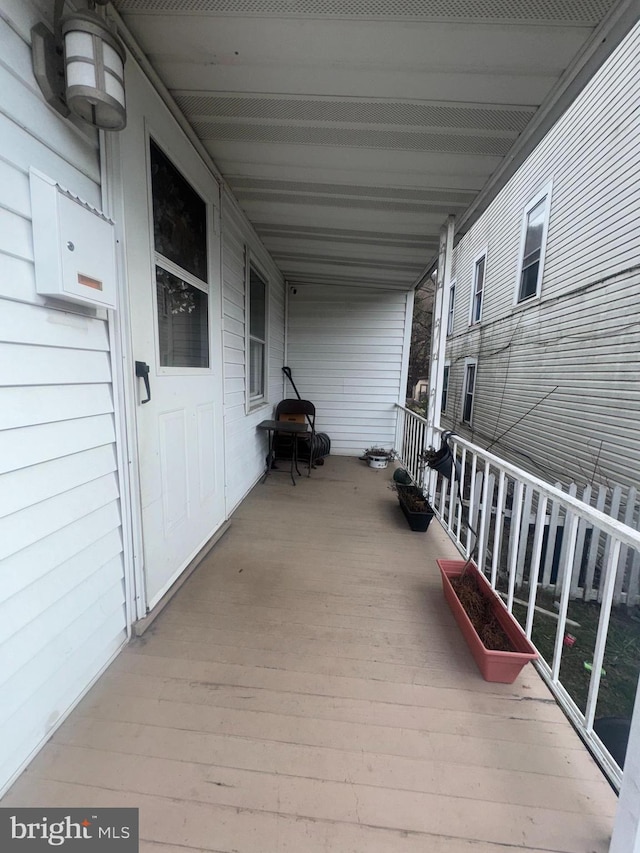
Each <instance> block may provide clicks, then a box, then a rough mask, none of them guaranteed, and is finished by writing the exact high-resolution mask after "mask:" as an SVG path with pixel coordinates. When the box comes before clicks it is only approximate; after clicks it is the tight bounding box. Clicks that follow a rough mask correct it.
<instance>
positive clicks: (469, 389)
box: [462, 360, 478, 424]
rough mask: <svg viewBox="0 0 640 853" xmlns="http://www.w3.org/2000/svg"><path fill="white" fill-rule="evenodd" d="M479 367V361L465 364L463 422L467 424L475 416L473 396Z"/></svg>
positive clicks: (469, 361) (468, 361)
mask: <svg viewBox="0 0 640 853" xmlns="http://www.w3.org/2000/svg"><path fill="white" fill-rule="evenodd" d="M477 367H478V362H477V361H471V360H467V361H466V362H465V374H464V394H463V397H462V421H463V423H465V424H470V423H471V416H472V414H473V395H474V392H475V387H476V370H477Z"/></svg>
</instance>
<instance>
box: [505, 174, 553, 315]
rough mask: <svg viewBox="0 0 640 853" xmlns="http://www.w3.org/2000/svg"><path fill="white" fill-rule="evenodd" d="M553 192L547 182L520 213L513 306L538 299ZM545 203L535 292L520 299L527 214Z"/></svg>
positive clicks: (551, 185) (549, 183)
mask: <svg viewBox="0 0 640 853" xmlns="http://www.w3.org/2000/svg"><path fill="white" fill-rule="evenodd" d="M552 190H553V181H549V182H548V183H546V184H545V185H544V186H543V187H542V189H540V190H539V191H538V192H537V193H536V194H535V195H534V196H533V198H532V199H531V200H530V201H529V202H528V203H527V204H526V205H525V206H524V209H523V211H522V222H521V225H520V247H519V249H518V266H517V268H516V281H515V288H514V293H513V304H514V305H524V304H525V303H529V302H533V301H534V300H536V299H539V298H540V294H541V291H542V276H543V274H544V262H545V255H546V250H547V235H548V233H549V219H550V214H551V192H552ZM543 200H544V202H545V205H544V222H543V225H542V241H541V244H540V265H539V267H538V279H537V281H536V292H535V293H532V294H531V296H525V297H523V298H520V286H521V283H522V272H523V269H522V265H523V263H524V247H525V243H526V239H527V227H528V224H529V223H528V220H529V214H530V213H531V211H532V210H533V209H534V208H535V207H537V206H538V205H539V204H540V202H541V201H543Z"/></svg>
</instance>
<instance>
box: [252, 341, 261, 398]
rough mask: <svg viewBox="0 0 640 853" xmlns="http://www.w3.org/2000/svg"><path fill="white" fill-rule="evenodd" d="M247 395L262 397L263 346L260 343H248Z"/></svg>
mask: <svg viewBox="0 0 640 853" xmlns="http://www.w3.org/2000/svg"><path fill="white" fill-rule="evenodd" d="M249 361H250V366H249V377H250V379H249V394H250V396H251V397H263V396H264V344H263V343H261V342H260V341H250V343H249Z"/></svg>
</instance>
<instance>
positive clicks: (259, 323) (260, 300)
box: [249, 270, 266, 341]
mask: <svg viewBox="0 0 640 853" xmlns="http://www.w3.org/2000/svg"><path fill="white" fill-rule="evenodd" d="M250 291H251V292H250V296H249V298H250V299H251V305H250V312H249V314H250V318H249V319H250V324H249V325H250V329H249V331H250V334H251V337H252V338H260V340H262V341H263V340H264V339H265V337H266V335H265V321H266V299H265V295H266V286H265V283H264V281H263V280H262V279H261V278H260V276H259V275H258V274H257V273H256V272H255V270H251V276H250Z"/></svg>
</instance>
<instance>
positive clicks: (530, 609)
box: [525, 495, 548, 639]
mask: <svg viewBox="0 0 640 853" xmlns="http://www.w3.org/2000/svg"><path fill="white" fill-rule="evenodd" d="M547 503H548V499H547V497H546V496H545V495H538V512H537V514H536V530H535V533H534V535H533V552H532V554H531V565H530V566H529V604H528V606H527V621H526V626H525V631H526V633H527V637H528V638H529V639H531V632H532V631H533V617H534V614H535V606H536V595H537V592H538V578H539V576H540V563H541V560H542V542H543V539H544V528H545V520H546V516H547Z"/></svg>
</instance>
